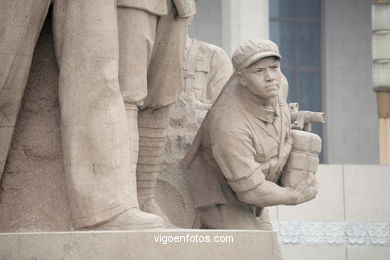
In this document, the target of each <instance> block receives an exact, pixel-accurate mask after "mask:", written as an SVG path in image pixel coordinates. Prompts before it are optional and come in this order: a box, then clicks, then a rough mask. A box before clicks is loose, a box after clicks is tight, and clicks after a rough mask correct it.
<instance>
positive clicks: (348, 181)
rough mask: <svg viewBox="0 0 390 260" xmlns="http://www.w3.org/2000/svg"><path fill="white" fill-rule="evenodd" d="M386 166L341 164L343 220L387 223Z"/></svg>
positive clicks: (389, 170)
mask: <svg viewBox="0 0 390 260" xmlns="http://www.w3.org/2000/svg"><path fill="white" fill-rule="evenodd" d="M389 173H390V166H382V165H344V183H345V184H344V185H345V219H346V220H347V221H360V222H365V221H367V222H389V221H390V207H389V205H390V196H389V186H390V174H389Z"/></svg>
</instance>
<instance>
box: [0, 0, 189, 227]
mask: <svg viewBox="0 0 390 260" xmlns="http://www.w3.org/2000/svg"><path fill="white" fill-rule="evenodd" d="M172 1H173V2H174V4H175V5H173V3H172ZM172 1H171V0H168V1H166V0H156V1H133V0H129V1H118V5H117V1H107V0H104V1H103V0H97V1H91V0H86V1H73V0H67V1H51V0H38V1H36V0H34V1H32V0H27V1H16V2H15V1H8V0H7V1H3V2H2V4H1V8H0V17H1V18H0V19H1V24H0V26H1V28H0V32H1V34H2V35H1V39H2V40H1V41H0V54H1V55H0V56H1V61H0V62H1V66H0V68H1V69H0V97H1V99H0V107H1V108H2V110H1V116H0V126H1V127H0V140H1V143H2V145H1V149H2V150H1V152H0V162H1V165H0V166H1V171H0V172H2V168H3V165H4V162H5V158H6V156H7V152H8V148H9V144H10V140H11V139H12V133H13V127H14V125H15V121H16V118H17V114H18V110H19V107H20V103H21V99H22V96H23V91H24V87H25V84H26V79H27V76H28V72H29V68H30V63H31V58H32V53H33V50H34V46H35V43H36V40H37V38H38V35H39V32H40V30H41V27H42V24H43V21H44V20H45V17H46V14H47V11H48V8H49V6H50V4H51V2H54V8H53V11H54V12H53V13H54V24H53V28H54V33H55V42H56V52H57V56H58V61H59V67H60V80H59V101H60V107H61V135H62V141H63V142H62V144H63V145H62V146H63V156H64V166H65V175H66V183H67V191H68V197H69V202H70V208H71V212H72V221H73V224H74V226H75V227H76V228H78V229H82V228H87V229H133V228H152V227H163V221H162V219H161V218H159V217H158V216H156V215H152V214H147V213H143V212H142V211H140V209H139V204H138V200H137V188H136V187H137V186H136V176H135V164H136V162H137V157H138V154H137V150H138V145H137V141H138V140H137V136H138V133H137V117H136V115H137V111H136V109H137V107H136V106H134V103H136V104H137V106H140V105H141V103H142V102H141V101H142V100H143V99H145V97H144V96H142V95H144V94H145V95H146V86H148V87H147V89H148V92H149V93H148V96H147V97H146V99H145V101H144V105H143V109H147V108H153V109H155V108H160V107H166V106H167V105H168V104H170V103H172V102H173V100H174V99H175V98H176V97H177V95H178V94H177V93H178V92H179V91H180V88H181V86H182V84H181V81H182V79H181V77H180V75H181V74H180V73H181V57H182V54H181V50H183V48H184V41H185V35H186V29H187V22H186V21H187V20H188V16H191V15H192V14H193V12H194V11H195V6H194V3H193V1H192V0H172ZM118 6H119V11H117V8H118ZM181 17H182V18H181ZM131 19H133V20H132V21H131ZM129 20H130V21H129ZM157 20H158V23H157ZM145 21H146V22H145ZM176 21H177V23H174V22H176ZM131 22H133V23H135V25H137V26H138V28H137V29H139V30H138V32H139V31H142V30H143V31H145V33H146V34H147V33H151V34H152V35H146V37H152V36H153V39H151V41H153V43H154V42H155V43H154V45H153V44H152V42H149V43H148V42H147V41H144V43H143V45H142V46H139V45H133V46H135V47H132V48H130V45H129V44H132V43H129V42H127V41H128V40H129V39H128V38H129V37H133V38H136V37H135V34H136V29H134V28H133V27H132V30H130V31H127V30H126V26H129V23H131ZM144 22H145V23H144ZM133 29H134V30H133ZM155 31H157V33H156V34H155ZM167 32H168V33H167ZM132 33H133V35H132ZM154 34H155V35H154ZM148 39H149V38H148ZM172 39H175V40H174V41H172ZM177 39H182V40H181V42H180V40H177ZM175 43H176V44H175ZM134 44H136V43H134ZM152 45H153V46H152ZM118 46H119V48H118ZM180 46H182V47H180ZM137 48H140V49H139V50H138V49H137ZM135 49H137V54H138V52H139V53H140V56H135V57H134V56H132V58H133V59H134V58H140V57H141V56H142V55H144V56H142V57H144V59H143V60H139V61H137V62H139V63H140V64H141V65H140V66H138V67H137V68H142V70H143V71H138V72H137V73H136V74H137V75H140V77H139V78H138V79H141V80H143V82H141V83H139V84H138V85H134V86H131V87H132V88H133V89H132V90H131V91H132V92H131V93H129V92H126V90H129V89H128V88H129V85H126V84H127V83H128V82H126V80H128V79H124V75H125V74H126V73H133V72H134V71H133V69H134V70H136V68H134V67H132V68H129V67H127V66H129V63H126V60H127V59H128V58H129V55H131V53H132V52H133V53H134V50H135ZM161 49H163V50H165V52H162V51H161ZM174 53H178V54H176V55H174V57H173V60H174V62H173V63H170V61H168V57H170V55H172V54H174ZM126 54H128V56H126ZM122 55H124V58H123V59H120V58H119V57H120V56H122ZM165 55H166V57H165ZM175 57H176V58H175ZM160 66H162V67H160ZM164 66H165V67H164ZM148 68H149V70H148ZM157 68H164V70H160V71H159V73H156V70H157ZM172 68H173V69H172ZM172 71H173V72H172ZM167 72H169V73H167ZM147 74H148V75H147ZM118 75H119V79H118ZM147 78H148V83H147V84H146V79H147ZM160 78H163V79H165V81H162V80H161V81H159V80H160ZM122 81H124V82H122ZM168 82H169V83H172V84H171V85H170V86H169V87H168V85H167V83H168ZM131 83H132V82H131ZM157 83H159V84H157ZM179 83H180V84H179ZM140 84H141V85H142V86H141V85H140ZM120 86H121V87H120ZM160 92H161V93H165V95H160ZM175 93H176V94H175ZM124 100H125V103H126V106H124V102H123V101H124ZM128 103H131V104H133V106H130V109H125V108H129V106H128ZM148 111H152V110H151V109H150V110H148ZM156 114H157V113H156ZM155 119H156V118H152V120H149V121H148V120H147V119H146V120H141V122H146V123H144V125H146V127H145V128H146V129H145V131H144V132H148V130H149V129H148V128H150V127H151V128H153V127H154V126H155V124H157V125H158V123H156V120H155ZM128 120H131V121H129V122H128ZM159 130H160V129H159ZM153 131H154V129H153V130H151V132H153ZM145 135H146V136H149V135H150V134H149V133H146V134H143V135H142V137H143V136H145ZM152 136H153V137H152V138H150V139H151V140H150V141H151V142H152V143H153V145H154V144H155V139H156V134H152ZM142 137H141V139H142ZM158 138H160V136H157V139H158ZM162 139H163V138H162ZM3 140H4V141H3ZM3 144H5V145H4V146H3ZM142 149H143V148H142V147H141V152H140V154H142V155H140V158H141V161H142V159H145V158H143V157H142V156H147V155H148V154H149V153H148V152H145V153H142ZM151 150H152V151H154V150H153V149H151ZM152 156H154V154H153V155H152ZM148 159H149V158H148ZM148 159H146V160H148ZM156 165H158V164H156V163H154V164H153V165H152V166H153V167H150V168H153V169H154V168H155V167H154V166H156ZM148 166H149V165H147V166H146V168H147V171H149V169H150V168H148ZM140 176H143V178H140V181H141V183H142V182H146V183H148V184H147V185H146V187H142V186H141V185H140V188H141V190H145V191H146V192H145V194H147V195H149V194H150V192H149V191H150V190H151V187H152V184H151V183H153V182H154V180H155V176H154V175H153V174H151V175H140ZM139 190H140V189H139Z"/></svg>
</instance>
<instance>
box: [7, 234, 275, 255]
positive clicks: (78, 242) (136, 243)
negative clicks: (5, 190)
mask: <svg viewBox="0 0 390 260" xmlns="http://www.w3.org/2000/svg"><path fill="white" fill-rule="evenodd" d="M167 241H169V242H168V243H167ZM172 241H177V242H172ZM207 241H210V242H207ZM222 241H224V242H222ZM276 247H277V240H276V233H275V232H269V231H239V230H235V231H221V230H219V231H209V230H203V231H201V230H180V231H179V230H160V231H148V232H139V231H138V232H137V231H122V232H120V231H117V232H111V231H102V232H62V233H19V234H0V259H3V260H21V259H31V260H32V259H79V260H90V259H94V260H111V259H112V260H118V259H223V260H235V259H243V258H245V259H247V260H250V259H258V260H280V258H279V257H278V255H277V254H276V250H275V248H276Z"/></svg>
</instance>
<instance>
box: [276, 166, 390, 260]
mask: <svg viewBox="0 0 390 260" xmlns="http://www.w3.org/2000/svg"><path fill="white" fill-rule="evenodd" d="M317 176H318V180H319V183H320V187H319V193H318V195H317V198H316V199H315V200H313V201H310V202H308V203H305V204H302V205H298V206H294V207H291V206H279V207H273V208H271V216H272V219H273V224H274V226H275V228H276V229H277V230H278V233H279V234H278V235H279V240H280V241H281V242H282V244H283V247H282V248H283V255H284V257H285V258H284V259H285V260H293V259H294V260H295V259H332V260H357V259H375V260H386V259H389V257H390V208H389V205H390V196H389V192H388V187H389V185H390V166H378V165H320V167H319V171H318V173H317Z"/></svg>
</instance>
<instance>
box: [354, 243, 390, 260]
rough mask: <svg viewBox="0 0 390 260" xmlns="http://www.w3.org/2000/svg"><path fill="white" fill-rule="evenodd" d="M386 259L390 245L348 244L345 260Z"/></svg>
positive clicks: (389, 257) (389, 256)
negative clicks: (367, 245)
mask: <svg viewBox="0 0 390 260" xmlns="http://www.w3.org/2000/svg"><path fill="white" fill-rule="evenodd" d="M371 259H372V260H388V259H390V247H365V246H348V247H347V260H371Z"/></svg>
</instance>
